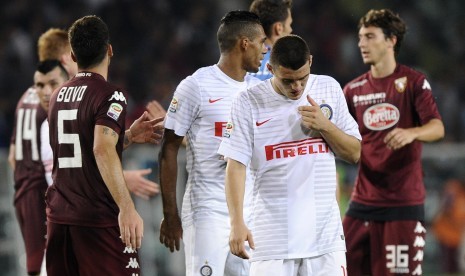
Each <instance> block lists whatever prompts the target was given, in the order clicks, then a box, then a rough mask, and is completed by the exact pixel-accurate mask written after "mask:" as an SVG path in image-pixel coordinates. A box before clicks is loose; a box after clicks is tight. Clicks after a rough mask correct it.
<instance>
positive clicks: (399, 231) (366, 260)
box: [343, 216, 426, 276]
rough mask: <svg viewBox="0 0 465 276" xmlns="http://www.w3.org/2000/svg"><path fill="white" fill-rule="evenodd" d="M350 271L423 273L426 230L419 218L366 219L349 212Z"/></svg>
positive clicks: (353, 273)
mask: <svg viewBox="0 0 465 276" xmlns="http://www.w3.org/2000/svg"><path fill="white" fill-rule="evenodd" d="M343 228H344V232H345V237H346V246H347V272H348V273H347V274H348V275H354V276H355V275H357V276H358V275H376V276H378V275H379V276H383V275H422V267H421V265H422V262H423V252H424V246H425V235H426V230H425V228H424V226H423V224H422V223H421V222H419V221H413V220H403V221H386V222H383V221H364V220H360V219H355V218H353V217H349V216H346V217H345V218H344V221H343Z"/></svg>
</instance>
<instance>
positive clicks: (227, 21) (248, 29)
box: [217, 11, 261, 53]
mask: <svg viewBox="0 0 465 276" xmlns="http://www.w3.org/2000/svg"><path fill="white" fill-rule="evenodd" d="M257 26H261V23H260V19H259V18H258V16H257V15H256V14H254V13H252V12H249V11H231V12H228V13H227V14H226V15H225V16H224V17H223V18H222V19H221V24H220V27H219V28H218V33H217V39H218V46H219V48H220V52H221V53H225V52H229V51H230V50H231V49H233V48H234V45H236V42H237V40H238V39H240V38H241V37H247V38H249V39H254V38H255V37H256V36H257V35H259V32H258V29H257Z"/></svg>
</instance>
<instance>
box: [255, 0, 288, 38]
mask: <svg viewBox="0 0 465 276" xmlns="http://www.w3.org/2000/svg"><path fill="white" fill-rule="evenodd" d="M291 7H292V0H255V1H253V2H252V4H250V8H249V10H250V11H251V12H253V13H255V14H257V15H258V17H259V18H260V22H262V25H263V29H264V30H265V34H266V36H267V37H270V36H271V33H272V26H273V24H274V23H276V22H284V21H285V20H286V19H287V17H288V16H289V10H290V9H291Z"/></svg>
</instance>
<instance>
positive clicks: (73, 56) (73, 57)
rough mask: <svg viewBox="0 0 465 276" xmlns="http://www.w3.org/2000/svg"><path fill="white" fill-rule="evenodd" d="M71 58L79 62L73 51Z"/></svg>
mask: <svg viewBox="0 0 465 276" xmlns="http://www.w3.org/2000/svg"><path fill="white" fill-rule="evenodd" d="M71 58H72V59H73V61H74V62H77V59H76V56H75V55H74V53H73V51H71Z"/></svg>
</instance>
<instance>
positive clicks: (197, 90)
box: [165, 65, 259, 226]
mask: <svg viewBox="0 0 465 276" xmlns="http://www.w3.org/2000/svg"><path fill="white" fill-rule="evenodd" d="M258 82H259V80H258V79H256V78H254V77H252V76H246V77H245V81H243V82H238V81H235V80H233V79H231V78H230V77H228V76H227V75H226V74H225V73H223V72H222V71H221V70H220V68H219V67H218V66H217V65H213V66H208V67H203V68H200V69H199V70H197V71H196V72H195V73H194V74H193V75H191V76H189V77H187V78H186V79H184V80H183V81H182V82H181V83H180V84H179V86H178V87H177V88H176V91H175V92H174V96H173V99H172V101H171V105H170V107H169V110H168V113H167V115H166V119H165V128H167V129H171V130H174V132H175V133H176V135H179V136H186V137H187V172H188V175H189V176H188V180H187V185H186V192H185V194H184V200H183V205H182V222H183V225H184V226H188V225H190V224H191V223H192V220H193V219H196V220H197V219H202V218H206V219H220V220H222V221H226V222H228V223H229V219H228V208H227V205H226V196H225V192H224V178H225V168H226V162H225V161H224V160H222V158H221V156H220V155H219V154H218V153H217V150H218V147H219V145H220V142H221V137H222V136H223V130H224V128H225V126H226V122H227V120H228V118H229V111H230V107H231V102H232V99H233V97H234V96H235V95H236V94H237V93H238V92H240V91H243V90H245V89H246V88H247V87H250V86H251V85H254V84H256V83H258ZM249 186H251V185H249ZM251 193H252V189H251V188H250V189H249V191H248V193H246V194H248V195H249V197H250V198H251V196H252V194H251ZM246 202H247V201H246Z"/></svg>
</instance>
